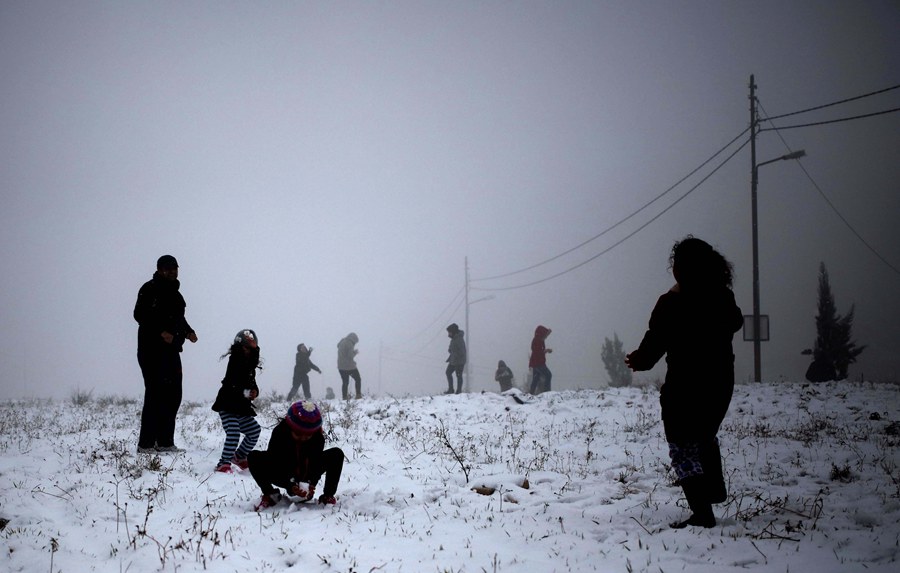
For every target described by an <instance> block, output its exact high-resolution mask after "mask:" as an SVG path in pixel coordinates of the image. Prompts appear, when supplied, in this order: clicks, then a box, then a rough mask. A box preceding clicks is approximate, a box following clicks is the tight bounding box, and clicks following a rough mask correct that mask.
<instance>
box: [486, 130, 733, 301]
mask: <svg viewBox="0 0 900 573" xmlns="http://www.w3.org/2000/svg"><path fill="white" fill-rule="evenodd" d="M749 143H750V141H749V140H748V141H745V142H744V143H743V144H741V146H740V147H738V148H737V149H735V150H734V151H733V152H732V153H731V155H729V156H728V157H726V158H725V160H724V161H722V162H721V163H719V164H718V165H717V166H716V168H715V169H713V170H712V171H711V172H709V174H707V175H706V176H705V177H704V178H703V179H701V180H700V181H699V182H698V183H697V184H696V185H694V186H693V187H691V188H690V189H688V190H687V191H686V192H685V193H684V194H683V195H681V196H680V197H679V198H678V199H676V200H675V201H674V202H673V203H672V204H671V205H669V206H668V207H666V208H665V209H663V210H662V211H660V212H659V213H657V214H656V215H655V216H654V217H652V218H651V219H650V220H649V221H647V222H646V223H644V224H643V225H641V226H640V227H638V228H637V229H635V230H634V231H632V232H631V233H629V234H627V235H625V237H623V238H622V239H620V240H619V241H616V242H615V243H613V244H612V245H610V246H609V247H607V248H606V249H604V250H602V251H600V252H599V253H597V254H596V255H594V256H593V257H591V258H589V259H587V260H586V261H582V262H580V263H578V264H577V265H575V266H572V267H569V268H568V269H566V270H564V271H561V272H558V273H556V274H554V275H551V276H549V277H546V278H543V279H540V280H536V281H532V282H530V283H525V284H521V285H516V286H510V287H501V288H485V287H473V290H480V291H500V290H514V289H520V288H525V287H529V286H534V285H536V284H540V283H543V282H547V281H549V280H552V279H555V278H557V277H561V276H562V275H564V274H566V273H569V272H572V271H574V270H575V269H577V268H579V267H583V266H584V265H586V264H588V263H590V262H591V261H593V260H595V259H597V258H599V257H601V256H603V255H605V254H606V253H608V252H610V251H611V250H613V249H615V248H616V247H618V246H619V245H621V244H622V243H624V242H625V241H627V240H628V239H630V238H631V237H633V236H635V235H637V234H638V233H639V232H641V231H643V230H644V229H645V228H646V227H647V226H648V225H650V223H653V222H654V221H656V220H657V219H659V218H660V217H662V216H663V215H664V214H665V213H666V212H668V211H669V210H670V209H672V208H673V207H674V206H675V205H677V204H678V203H680V202H681V200H682V199H684V198H685V197H687V196H688V195H690V194H691V193H693V192H694V191H695V190H696V189H697V188H698V187H700V185H702V184H703V183H705V182H706V180H707V179H709V178H710V177H712V176H713V175H714V174H715V173H716V172H717V171H718V170H719V169H721V168H722V167H723V166H724V165H725V164H726V163H728V162H729V161H731V158H733V157H734V156H735V155H737V154H738V152H739V151H740V150H742V149H744V147H746V146H747V145H748V144H749Z"/></svg>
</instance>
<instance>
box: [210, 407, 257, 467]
mask: <svg viewBox="0 0 900 573" xmlns="http://www.w3.org/2000/svg"><path fill="white" fill-rule="evenodd" d="M219 417H220V418H221V419H222V427H223V428H225V447H224V448H222V457H221V458H220V459H219V464H220V465H221V464H227V463H231V459H232V458H237V459H244V458H246V457H247V455H248V454H249V453H250V451H251V450H252V449H253V446H255V445H256V440H258V439H259V422H257V421H256V418H254V417H253V416H238V415H237V414H231V413H229V412H219ZM241 434H244V439H243V440H241ZM238 444H240V446H238Z"/></svg>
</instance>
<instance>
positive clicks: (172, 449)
mask: <svg viewBox="0 0 900 573" xmlns="http://www.w3.org/2000/svg"><path fill="white" fill-rule="evenodd" d="M156 451H157V452H162V453H172V454H177V453H180V452H183V451H184V449H182V448H179V447H178V446H157V447H156Z"/></svg>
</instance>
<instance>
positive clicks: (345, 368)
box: [337, 332, 362, 400]
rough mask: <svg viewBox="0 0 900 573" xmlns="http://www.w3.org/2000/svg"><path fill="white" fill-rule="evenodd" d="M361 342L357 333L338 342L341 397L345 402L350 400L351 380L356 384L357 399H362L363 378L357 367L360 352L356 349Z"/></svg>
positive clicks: (352, 333)
mask: <svg viewBox="0 0 900 573" xmlns="http://www.w3.org/2000/svg"><path fill="white" fill-rule="evenodd" d="M357 342H359V336H357V335H356V333H355V332H351V333H350V334H348V335H347V336H345V337H344V338H342V339H341V341H340V342H338V345H337V348H338V359H337V365H338V372H339V373H340V375H341V395H342V397H343V398H344V400H349V399H350V389H349V386H350V378H353V381H354V382H356V399H357V400H358V399H360V398H362V377H361V376H360V375H359V368H357V367H356V355H357V354H359V350H357V349H356V343H357Z"/></svg>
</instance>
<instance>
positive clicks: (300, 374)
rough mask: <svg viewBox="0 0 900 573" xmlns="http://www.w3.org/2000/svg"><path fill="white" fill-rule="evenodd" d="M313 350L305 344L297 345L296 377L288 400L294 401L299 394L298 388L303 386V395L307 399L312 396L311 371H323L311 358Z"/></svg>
mask: <svg viewBox="0 0 900 573" xmlns="http://www.w3.org/2000/svg"><path fill="white" fill-rule="evenodd" d="M312 351H313V349H312V348H307V347H306V345H305V344H300V345H299V346H297V357H296V361H295V362H294V379H293V384H292V385H291V391H290V392H288V395H287V400H288V402H291V401H293V399H294V396H296V395H297V390H299V389H300V387H301V386H302V387H303V397H304V398H306V399H307V400H309V399H310V398H311V397H312V394H311V393H310V391H309V371H310V370H315V371H316V372H318V373H319V374H321V373H322V371H321V370H320V369H319V367H318V366H316V365H315V364H313V361H312V360H310V358H309V357H310V355H311V354H312Z"/></svg>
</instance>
